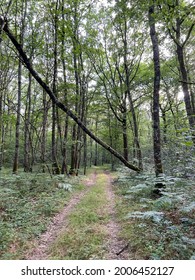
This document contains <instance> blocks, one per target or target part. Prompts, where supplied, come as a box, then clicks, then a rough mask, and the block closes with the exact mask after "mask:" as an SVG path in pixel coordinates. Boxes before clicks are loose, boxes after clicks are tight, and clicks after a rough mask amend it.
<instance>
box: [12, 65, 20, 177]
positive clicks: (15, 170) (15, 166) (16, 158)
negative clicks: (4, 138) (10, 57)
mask: <svg viewBox="0 0 195 280" xmlns="http://www.w3.org/2000/svg"><path fill="white" fill-rule="evenodd" d="M21 80H22V63H21V61H20V60H19V65H18V97H17V119H16V131H15V153H14V163H13V173H14V174H17V173H18V161H19V145H20V119H21V89H22V86H21V83H22V81H21Z"/></svg>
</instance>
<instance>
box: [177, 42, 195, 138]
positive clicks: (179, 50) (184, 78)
mask: <svg viewBox="0 0 195 280" xmlns="http://www.w3.org/2000/svg"><path fill="white" fill-rule="evenodd" d="M177 57H178V62H179V68H180V73H181V78H182V89H183V93H184V102H185V107H186V112H187V116H188V121H189V126H190V129H191V130H192V131H193V130H194V128H195V117H194V115H193V107H192V104H191V98H190V91H189V85H188V81H189V80H188V73H187V69H186V66H185V60H184V50H183V47H182V46H180V45H179V44H178V45H177ZM193 134H195V133H193ZM193 139H194V140H193V141H194V143H195V138H194V137H193Z"/></svg>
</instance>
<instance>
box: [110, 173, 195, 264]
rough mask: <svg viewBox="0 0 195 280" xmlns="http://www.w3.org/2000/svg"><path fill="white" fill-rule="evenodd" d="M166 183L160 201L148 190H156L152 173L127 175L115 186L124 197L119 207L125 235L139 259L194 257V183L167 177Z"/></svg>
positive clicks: (117, 191) (119, 217) (130, 249)
mask: <svg viewBox="0 0 195 280" xmlns="http://www.w3.org/2000/svg"><path fill="white" fill-rule="evenodd" d="M121 171H122V170H121V169H120V172H121ZM119 174H121V173H119ZM163 182H165V184H166V189H164V191H163V192H162V196H161V197H159V198H157V199H154V198H153V197H152V196H151V191H150V192H149V191H148V189H147V188H146V186H148V188H149V186H150V188H149V189H150V190H152V188H151V186H153V187H154V183H155V177H154V176H151V175H150V174H147V173H143V174H140V175H137V176H131V177H130V176H129V174H128V173H126V172H123V173H122V174H121V175H119V179H118V180H117V182H116V183H115V190H116V193H117V194H118V195H119V196H120V197H121V201H120V203H118V204H117V216H118V219H119V220H121V223H122V228H123V231H122V233H121V236H122V237H123V238H125V239H126V240H127V242H128V241H129V243H130V247H129V251H130V252H133V253H134V258H135V259H191V258H193V255H194V250H195V242H194V241H195V240H194V225H195V221H194V213H195V206H194V199H195V190H194V181H193V180H192V181H191V180H189V179H188V180H186V179H182V178H177V177H170V176H164V177H163ZM127 221H128V222H127Z"/></svg>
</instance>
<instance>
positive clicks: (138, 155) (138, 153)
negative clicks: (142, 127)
mask: <svg viewBox="0 0 195 280" xmlns="http://www.w3.org/2000/svg"><path fill="white" fill-rule="evenodd" d="M127 32H128V30H127V22H126V21H125V32H124V42H123V43H124V67H125V84H126V94H125V99H126V98H127V97H128V99H129V103H130V110H131V114H132V120H133V134H134V143H135V150H136V158H137V159H138V162H139V168H140V170H143V163H142V152H141V148H140V143H139V133H138V125H137V118H136V114H135V108H134V104H133V100H132V96H131V92H130V75H129V67H128V61H127V53H128V50H127ZM127 160H128V158H127Z"/></svg>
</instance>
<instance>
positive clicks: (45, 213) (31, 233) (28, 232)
mask: <svg viewBox="0 0 195 280" xmlns="http://www.w3.org/2000/svg"><path fill="white" fill-rule="evenodd" d="M0 182H1V184H0V217H1V222H0V252H1V253H0V258H1V259H6V258H10V259H13V258H16V259H18V258H19V259H20V258H23V253H24V250H25V248H26V246H27V243H28V241H29V240H31V239H33V238H35V237H37V236H39V235H40V234H41V233H42V232H43V231H44V230H45V229H46V227H47V225H48V223H49V222H50V220H51V218H52V216H53V215H54V214H55V213H57V212H59V211H60V210H61V209H62V208H63V207H64V205H65V203H67V201H68V199H69V197H70V193H69V192H67V191H65V190H64V189H60V188H59V187H58V183H61V184H62V182H63V184H68V182H69V183H71V186H72V189H73V190H76V189H80V188H81V186H79V184H78V178H77V179H75V178H74V179H71V178H70V179H68V178H66V177H64V176H63V177H62V176H61V177H60V176H59V177H57V176H56V177H55V178H50V177H49V176H48V175H46V174H37V175H36V176H35V175H34V174H31V175H29V174H28V175H26V174H23V173H20V176H15V175H11V176H10V175H9V176H8V175H7V174H6V175H1V177H0ZM75 186H77V187H76V188H75ZM12 247H14V248H15V249H14V250H12Z"/></svg>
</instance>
